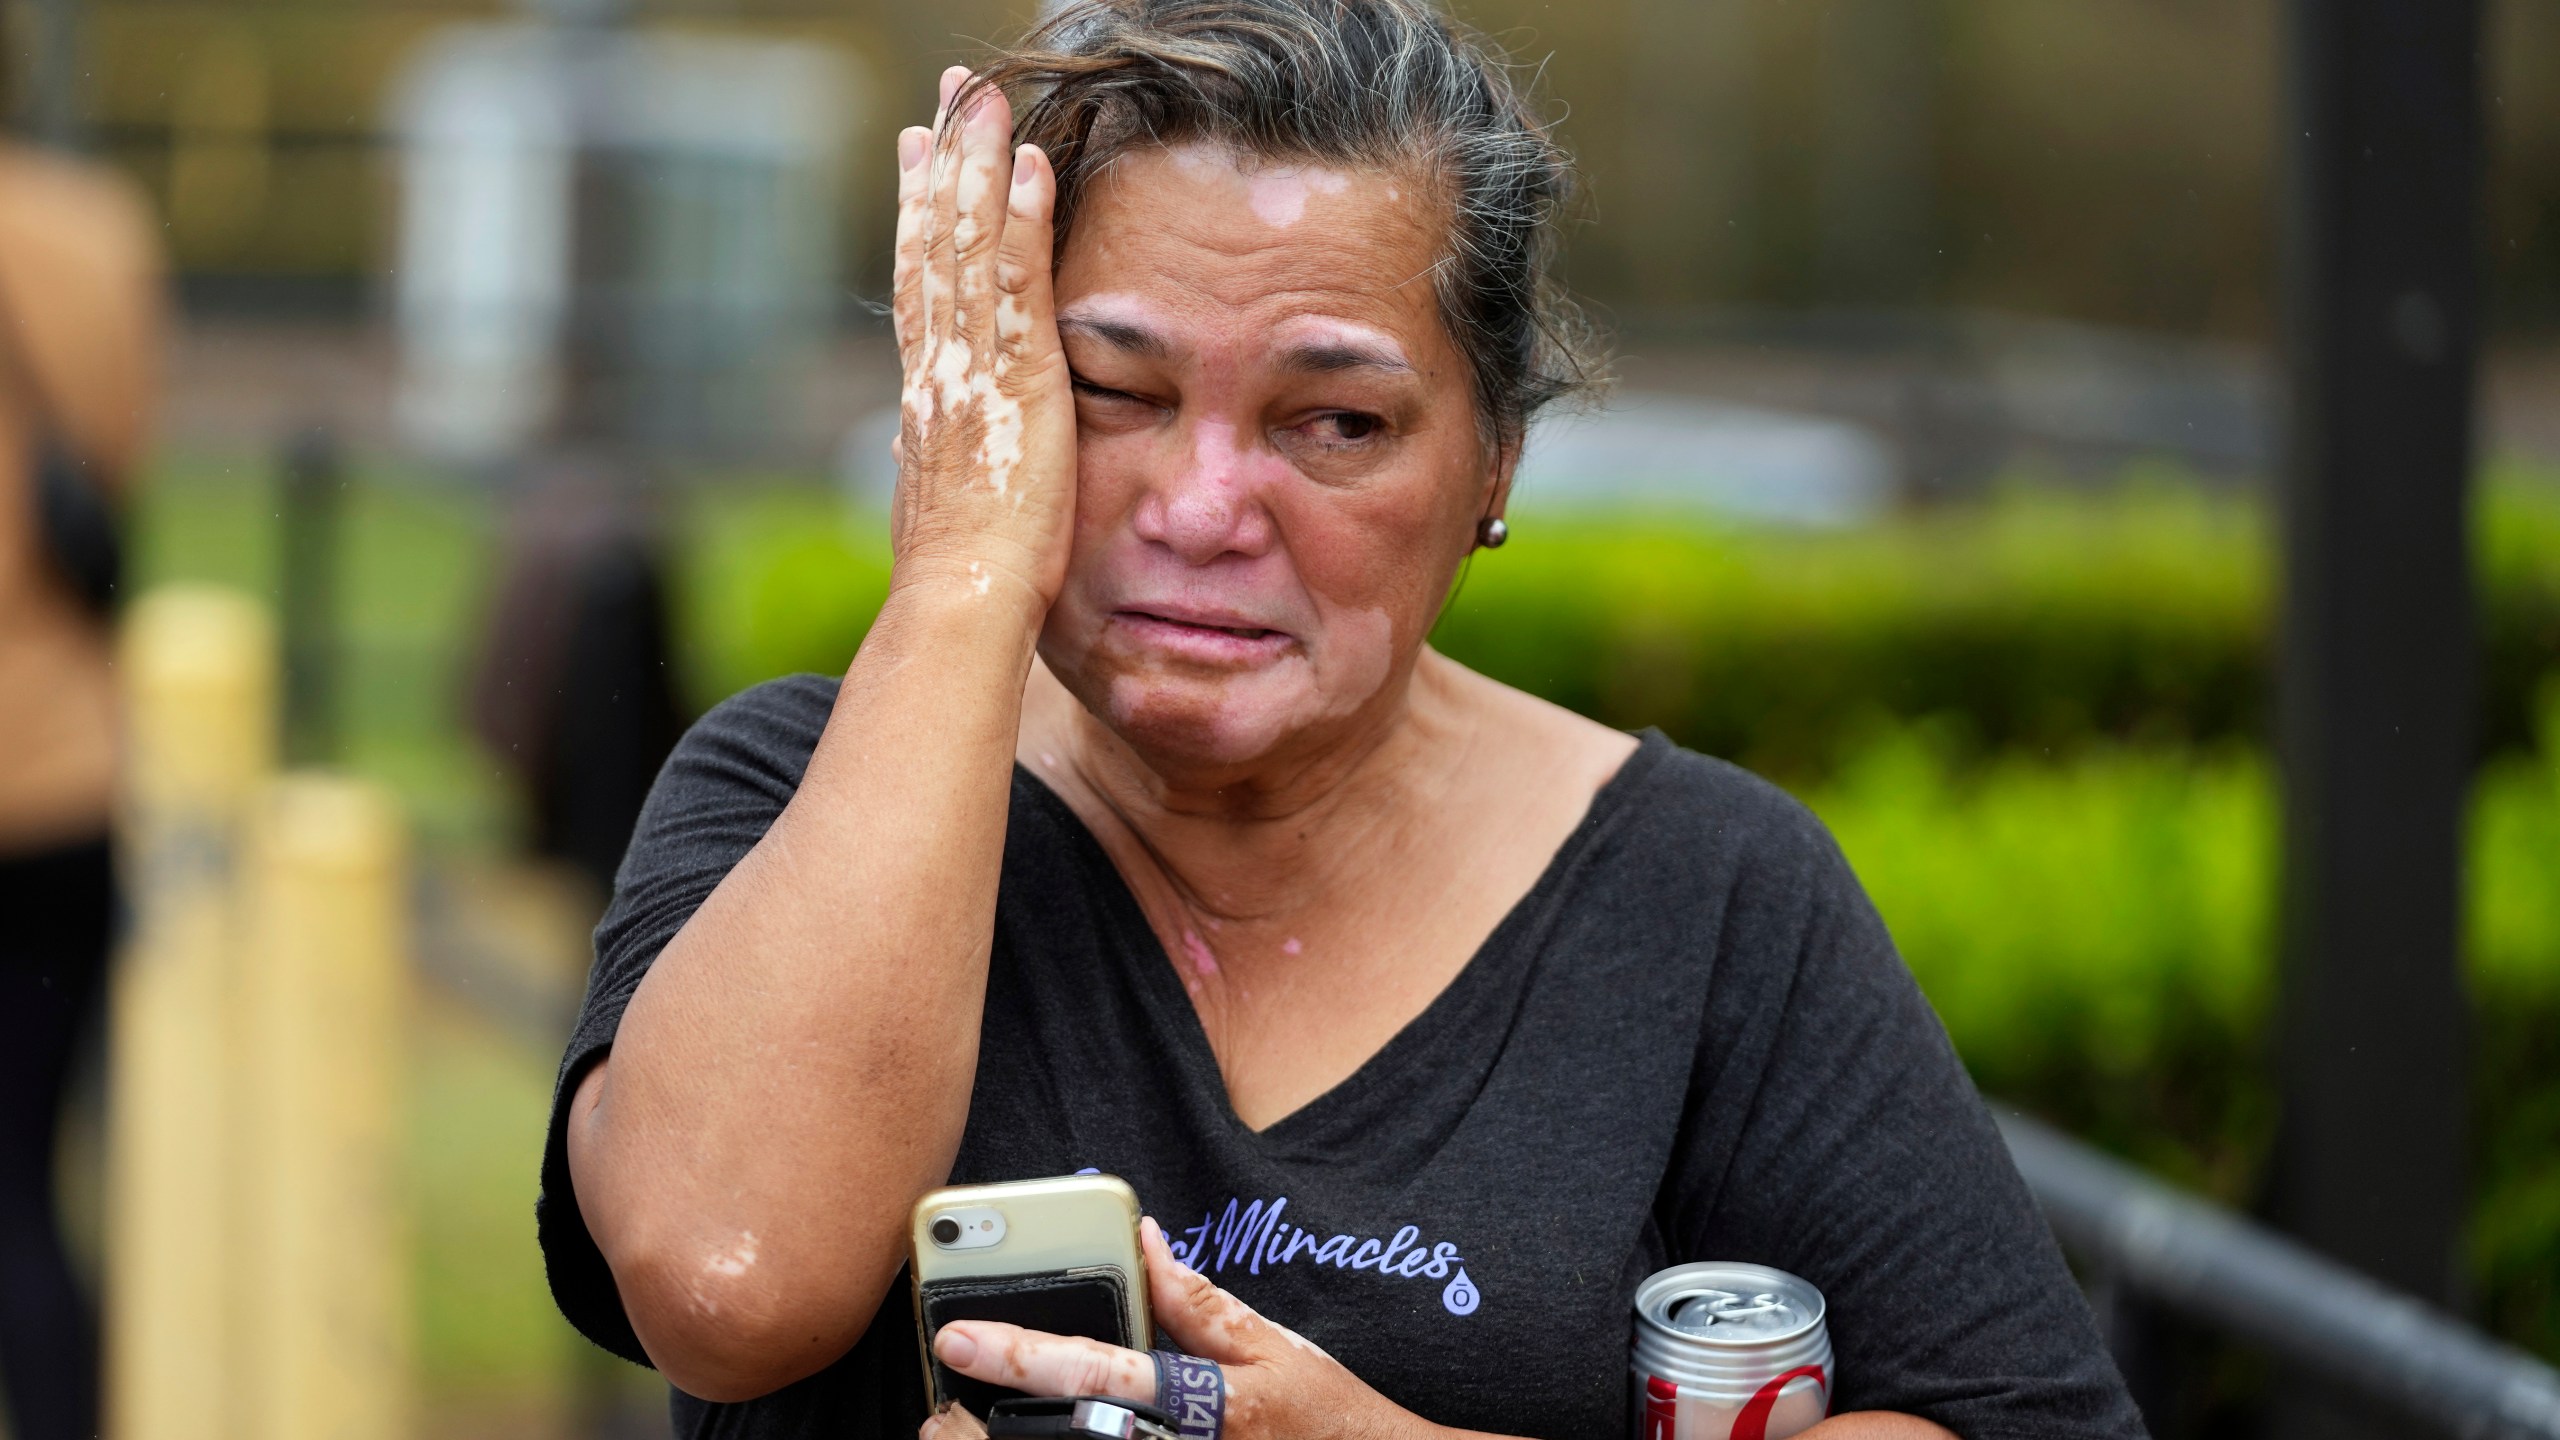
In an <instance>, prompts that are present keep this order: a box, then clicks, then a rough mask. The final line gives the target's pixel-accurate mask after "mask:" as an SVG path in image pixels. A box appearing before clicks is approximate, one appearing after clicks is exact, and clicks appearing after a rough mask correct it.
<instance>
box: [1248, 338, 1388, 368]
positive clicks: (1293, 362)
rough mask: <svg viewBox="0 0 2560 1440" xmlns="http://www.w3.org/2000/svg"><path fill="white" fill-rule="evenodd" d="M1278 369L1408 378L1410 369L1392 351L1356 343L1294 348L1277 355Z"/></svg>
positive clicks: (1332, 341) (1334, 341)
mask: <svg viewBox="0 0 2560 1440" xmlns="http://www.w3.org/2000/svg"><path fill="white" fill-rule="evenodd" d="M1280 368H1281V369H1283V370H1295V371H1299V372H1301V373H1303V374H1309V375H1329V374H1332V373H1333V372H1335V371H1337V370H1393V371H1395V372H1397V373H1399V374H1411V373H1412V372H1413V366H1412V365H1410V364H1408V363H1407V362H1406V361H1405V358H1404V357H1403V356H1401V355H1399V354H1397V353H1396V352H1395V351H1394V350H1392V349H1389V348H1388V347H1386V346H1383V345H1362V344H1359V343H1357V342H1356V341H1343V340H1330V341H1323V342H1320V343H1317V344H1313V345H1298V346H1293V347H1292V348H1290V349H1288V350H1285V351H1283V352H1281V355H1280Z"/></svg>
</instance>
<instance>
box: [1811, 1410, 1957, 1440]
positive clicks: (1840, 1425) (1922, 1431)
mask: <svg viewBox="0 0 2560 1440" xmlns="http://www.w3.org/2000/svg"><path fill="white" fill-rule="evenodd" d="M1804 1440H1955V1432H1954V1431H1952V1430H1949V1429H1947V1428H1946V1427H1945V1426H1943V1425H1936V1424H1932V1423H1930V1422H1929V1421H1926V1420H1923V1419H1921V1418H1920V1417H1919V1416H1917V1415H1900V1414H1896V1413H1894V1412H1892V1411H1889V1410H1862V1411H1859V1412H1857V1413H1855V1414H1851V1415H1834V1416H1832V1417H1831V1418H1830V1419H1828V1420H1825V1421H1823V1422H1822V1423H1821V1424H1819V1425H1816V1426H1814V1427H1813V1428H1812V1429H1810V1430H1807V1431H1805V1432H1804Z"/></svg>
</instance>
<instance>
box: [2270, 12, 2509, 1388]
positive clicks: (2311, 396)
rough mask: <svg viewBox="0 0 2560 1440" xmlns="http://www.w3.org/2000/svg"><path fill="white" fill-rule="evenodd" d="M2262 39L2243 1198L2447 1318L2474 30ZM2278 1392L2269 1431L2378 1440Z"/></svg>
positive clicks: (2458, 1118) (2319, 22)
mask: <svg viewBox="0 0 2560 1440" xmlns="http://www.w3.org/2000/svg"><path fill="white" fill-rule="evenodd" d="M2288 17H2289V18H2288V23H2289V27H2290V35H2289V59H2290V68H2291V74H2290V76H2289V80H2290V93H2289V96H2288V100H2287V107H2286V111H2285V114H2286V125H2285V136H2284V140H2285V152H2286V153H2287V155H2288V158H2289V166H2288V170H2289V174H2288V176H2287V194H2286V202H2287V203H2286V212H2285V216H2284V227H2283V236H2284V246H2285V253H2284V280H2285V288H2286V294H2285V300H2286V315H2285V321H2286V324H2285V332H2284V344H2285V352H2286V353H2285V368H2286V374H2287V382H2288V386H2289V391H2290V413H2289V415H2288V424H2289V434H2288V446H2287V453H2286V457H2285V465H2284V475H2283V512H2284V514H2283V534H2284V551H2285V563H2284V570H2285V577H2284V589H2283V597H2284V598H2283V641H2282V647H2283V648H2282V657H2281V675H2280V694H2279V714H2280V722H2279V723H2280V735H2279V742H2280V748H2281V751H2282V760H2283V776H2284V791H2285V795H2284V826H2285V842H2284V844H2285V857H2284V872H2283V893H2282V902H2281V914H2282V949H2283V956H2282V976H2283V991H2282V1003H2281V1013H2280V1017H2279V1037H2278V1040H2279V1067H2280V1076H2279V1084H2280V1089H2281V1094H2282V1098H2283V1104H2284V1112H2283V1119H2282V1122H2281V1126H2280V1129H2279V1133H2278V1139H2277V1146H2276V1157H2275V1166H2274V1170H2273V1174H2272V1177H2271V1188H2270V1193H2269V1197H2268V1198H2269V1200H2270V1202H2271V1206H2272V1210H2273V1213H2274V1215H2275V1217H2276V1218H2277V1220H2278V1221H2279V1222H2280V1223H2281V1224H2283V1225H2284V1226H2285V1228H2287V1229H2289V1230H2290V1231H2292V1232H2293V1233H2294V1234H2295V1235H2296V1236H2298V1237H2300V1238H2301V1239H2302V1240H2303V1241H2305V1242H2306V1243H2308V1244H2309V1245H2310V1246H2312V1247H2313V1248H2314V1249H2316V1250H2319V1251H2322V1252H2325V1253H2326V1254H2328V1255H2330V1256H2333V1257H2335V1258H2337V1259H2339V1260H2342V1261H2345V1262H2347V1263H2348V1264H2350V1265H2353V1266H2355V1267H2356V1268H2357V1269H2359V1270H2362V1271H2364V1272H2365V1273H2366V1274H2368V1275H2371V1276H2373V1277H2375V1278H2376V1279H2378V1280H2380V1281H2382V1282H2383V1283H2385V1284H2387V1285H2390V1286H2392V1287H2394V1288H2396V1289H2399V1290H2402V1291H2406V1292H2408V1293H2410V1294H2413V1295H2416V1296H2418V1297H2420V1298H2423V1299H2426V1300H2429V1301H2433V1302H2435V1303H2438V1304H2442V1305H2448V1306H2451V1305H2455V1304H2456V1303H2457V1300H2458V1287H2457V1285H2456V1281H2455V1273H2456V1262H2455V1249H2456V1236H2457V1232H2458V1230H2459V1227H2460V1224H2461V1220H2462V1214H2463V1203H2464V1191H2465V1185H2464V1171H2465V1168H2466V1165H2467V1161H2468V1155H2467V1152H2466V1149H2465V1146H2464V1123H2463V1122H2464V1097H2465V1094H2466V1091H2467V1088H2468V1085H2467V1082H2468V1078H2469V1077H2468V1074H2467V1072H2466V1069H2465V1046H2464V1029H2465V1025H2464V1015H2463V999H2462V987H2461V980H2460V974H2459V970H2458V966H2457V956H2456V934H2457V926H2458V918H2459V915H2458V912H2459V897H2460V885H2459V872H2460V828H2461V819H2462V807H2463V799H2464V792H2465V788H2466V784H2467V781H2468V778H2469V772H2470V767H2471V759H2472V753H2471V752H2472V726H2473V719H2474V717H2473V713H2472V712H2473V691H2474V684H2475V679H2474V670H2475V662H2474V658H2473V651H2474V645H2475V641H2474V635H2473V630H2474V625H2473V615H2472V596H2471V580H2470V570H2469V563H2468V533H2467V531H2468V524H2467V522H2468V513H2467V506H2466V492H2467V488H2468V473H2469V469H2470V458H2471V457H2470V429H2471V411H2472V384H2473V352H2474V348H2475V345H2476V339H2477V329H2478V308H2479V281H2478V271H2477V263H2478V262H2477V249H2478V246H2477V237H2478V233H2479V232H2478V225H2479V221H2478V197H2479V188H2480V164H2481V160H2480V154H2481V142H2480V134H2481V119H2480V105H2479V80H2478V74H2479V53H2478V52H2479V43H2480V33H2481V32H2480V14H2479V5H2478V0H2291V3H2290V4H2289V5H2288ZM2278 1390H2279V1392H2280V1395H2281V1396H2283V1397H2287V1398H2283V1399H2280V1409H2281V1410H2282V1412H2283V1423H2282V1424H2281V1425H2280V1427H2279V1429H2280V1433H2291V1434H2302V1433H2310V1428H2309V1427H2313V1426H2315V1425H2316V1426H2317V1427H2318V1430H2319V1433H2323V1434H2350V1433H2383V1432H2381V1431H2380V1430H2379V1429H2376V1428H2374V1427H2372V1425H2371V1423H2370V1422H2363V1423H2358V1422H2355V1421H2353V1420H2351V1419H2349V1418H2348V1417H2346V1416H2344V1415H2333V1416H2331V1417H2330V1418H2329V1419H2328V1420H2326V1421H2325V1422H2324V1421H2316V1420H2314V1419H2312V1418H2311V1417H2310V1414H2309V1412H2308V1409H2307V1407H2308V1406H2311V1405H2314V1404H2316V1403H2317V1402H2315V1401H2311V1400H2308V1399H2305V1400H2300V1401H2297V1400H2295V1399H2293V1398H2290V1397H2294V1396H2296V1395H2298V1394H2300V1393H2301V1387H2297V1386H2294V1385H2292V1384H2289V1383H2284V1382H2280V1383H2279V1385H2278Z"/></svg>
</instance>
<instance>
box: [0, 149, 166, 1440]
mask: <svg viewBox="0 0 2560 1440" xmlns="http://www.w3.org/2000/svg"><path fill="white" fill-rule="evenodd" d="M158 229H159V227H158V225H157V224H156V222H154V221H153V220H152V219H151V217H150V215H149V213H148V211H147V210H146V209H145V208H144V206H143V205H142V204H141V202H140V199H139V197H138V196H136V195H135V194H134V193H133V190H132V188H131V187H130V186H128V185H126V184H125V183H123V182H122V181H121V180H119V179H117V178H116V177H114V176H112V175H110V174H108V173H107V172H105V171H103V170H99V169H95V168H93V167H90V166H87V165H82V164H74V163H71V162H68V161H65V160H62V159H60V158H58V157H54V156H49V155H46V154H44V153H43V152H41V151H37V150H33V149H27V148H22V147H17V146H8V147H0V1395H5V1396H6V1397H7V1403H6V1407H5V1409H6V1413H7V1416H8V1421H9V1428H10V1429H11V1431H12V1433H14V1434H15V1435H17V1436H18V1440H72V1437H81V1440H86V1437H90V1436H94V1435H96V1434H97V1433H98V1336H97V1323H96V1320H95V1318H94V1317H93V1315H92V1313H91V1310H90V1306H89V1303H88V1300H87V1299H86V1298H85V1297H84V1296H83V1295H82V1294H81V1290H80V1286H79V1284H78V1282H77V1280H76V1279H75V1277H74V1276H73V1274H72V1270H71V1265H70V1261H69V1259H68V1257H67V1256H66V1255H65V1253H64V1250H63V1245H62V1239H61V1233H60V1231H59V1229H58V1228H57V1226H56V1224H55V1216H54V1194H55V1174H56V1171H55V1168H54V1157H55V1155H56V1153H57V1148H58V1147H57V1144H56V1141H57V1138H58V1134H59V1120H60V1117H61V1114H62V1103H63V1093H64V1090H65V1089H66V1087H67V1085H68V1083H69V1080H70V1076H71V1072H72V1069H73V1061H74V1057H75V1056H76V1055H77V1054H78V1053H79V1049H80V1040H81V1037H82V1035H83V1034H84V1032H86V1031H87V1030H88V1028H89V1027H90V1025H91V1024H92V1023H93V1020H94V1017H95V1013H96V1010H97V1008H98V999H99V996H100V994H101V993H102V991H103V989H104V981H105V978H106V967H107V948H108V938H109V931H110V928H111V921H112V918H113V910H114V904H115V900H114V891H115V887H114V879H113V866H112V864H111V862H110V857H109V855H108V849H107V824H108V809H109V805H110V800H111V796H112V793H113V790H114V784H115V768H116V735H117V730H118V724H117V717H116V705H115V675H114V671H113V669H112V667H111V661H110V654H109V635H108V628H107V620H106V616H105V615H104V613H103V612H102V609H101V608H100V605H99V604H98V601H99V598H100V597H99V596H98V595H96V594H94V593H89V592H92V591H93V590H94V589H95V588H98V587H99V586H100V584H101V581H102V579H103V576H102V575H101V574H100V573H99V567H97V566H96V565H95V564H94V563H84V562H94V561H95V560H96V554H95V552H94V550H93V549H91V547H90V545H89V544H81V545H66V544H65V540H66V537H71V536H75V535H76V536H77V538H78V539H80V540H82V541H84V542H95V541H96V540H97V539H98V538H99V536H98V532H99V530H100V529H102V528H103V527H104V526H105V525H106V524H108V523H109V520H110V517H111V514H112V510H113V509H114V508H115V506H116V504H117V502H118V501H119V500H120V499H121V496H120V494H119V493H118V492H120V491H121V489H122V488H123V481H124V478H125V477H126V476H128V475H130V474H131V473H132V471H133V469H134V467H135V465H136V464H137V463H138V461H139V460H140V458H141V454H142V449H143V445H144V442H145V439H146V437H147V434H148V428H149V427H148V424H147V421H148V416H149V411H150V409H151V399H152V391H153V382H154V380H155V378H156V373H155V372H156V371H157V369H158V358H159V338H160V337H159V328H160V313H159V311H160V306H159V297H160V256H159V250H158V247H157V245H156V244H155V243H154V240H153V237H154V236H155V235H156V234H157V233H158ZM75 507H77V508H80V509H82V510H84V511H85V513H86V514H87V515H88V516H89V517H91V520H92V521H93V522H94V523H93V524H92V525H91V526H90V527H89V528H87V529H85V530H79V531H75V530H73V529H70V528H67V527H65V526H64V525H63V524H62V522H61V516H62V515H63V514H65V513H66V511H68V510H71V509H73V508H75ZM111 543H112V542H110V544H111ZM74 552H85V553H74ZM110 553H112V552H111V551H110ZM108 568H111V566H110V567H108ZM84 572H86V573H84Z"/></svg>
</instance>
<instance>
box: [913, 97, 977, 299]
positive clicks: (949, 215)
mask: <svg viewBox="0 0 2560 1440" xmlns="http://www.w3.org/2000/svg"><path fill="white" fill-rule="evenodd" d="M953 69H954V70H957V69H959V67H957V66H954V67H953ZM959 78H960V80H961V81H966V80H967V79H968V72H967V71H965V70H962V71H960V77H959ZM943 82H944V86H945V94H944V108H943V109H942V110H939V111H937V112H935V114H934V117H933V145H932V153H931V157H930V158H929V159H928V160H927V162H926V166H927V171H926V179H925V184H926V192H927V193H926V196H925V208H924V229H925V237H924V251H925V254H924V269H923V272H922V274H921V276H920V277H919V288H920V290H921V291H922V293H923V296H924V315H925V328H924V330H923V332H922V338H923V339H924V342H925V343H926V344H927V345H937V346H938V345H939V344H940V343H941V341H942V340H943V339H944V338H946V337H948V336H950V335H952V334H954V333H955V330H954V325H953V319H954V317H955V316H956V315H957V313H958V305H957V296H958V292H959V275H960V261H959V255H958V253H957V251H956V249H955V246H954V242H955V240H956V239H957V238H958V237H957V236H956V235H955V234H954V233H953V231H954V228H955V223H956V221H957V219H958V216H959V213H960V205H959V195H960V178H961V172H962V170H963V168H964V167H965V163H966V160H967V158H968V157H967V154H966V151H967V147H968V137H969V128H970V127H969V124H968V117H967V116H965V115H955V114H953V113H951V111H950V108H949V102H950V98H951V93H952V92H953V91H955V90H956V89H957V88H958V87H957V85H956V83H955V82H954V81H953V79H952V74H951V71H945V72H943Z"/></svg>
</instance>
